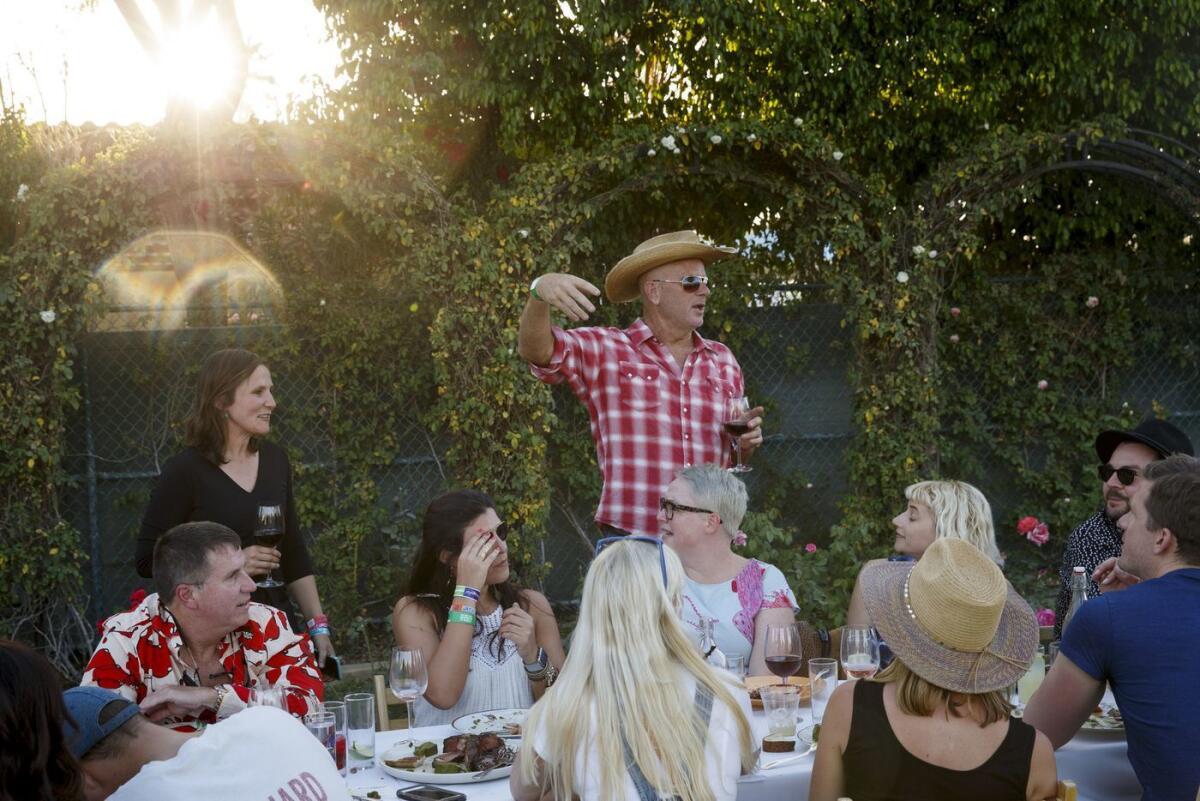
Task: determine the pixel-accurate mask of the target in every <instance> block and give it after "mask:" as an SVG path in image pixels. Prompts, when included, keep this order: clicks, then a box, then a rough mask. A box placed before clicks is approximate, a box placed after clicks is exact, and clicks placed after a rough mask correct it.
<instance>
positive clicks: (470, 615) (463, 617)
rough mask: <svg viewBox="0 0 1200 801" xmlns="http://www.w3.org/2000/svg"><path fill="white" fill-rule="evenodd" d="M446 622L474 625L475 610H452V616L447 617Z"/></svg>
mask: <svg viewBox="0 0 1200 801" xmlns="http://www.w3.org/2000/svg"><path fill="white" fill-rule="evenodd" d="M446 622H447V623H466V624H468V625H471V626H474V625H475V613H474V612H451V613H450V616H449V617H448V618H447V619H446Z"/></svg>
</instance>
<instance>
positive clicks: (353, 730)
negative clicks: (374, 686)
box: [342, 693, 375, 773]
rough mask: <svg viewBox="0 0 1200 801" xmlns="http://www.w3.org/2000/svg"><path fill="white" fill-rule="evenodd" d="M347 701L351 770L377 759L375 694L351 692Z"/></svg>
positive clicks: (345, 699)
mask: <svg viewBox="0 0 1200 801" xmlns="http://www.w3.org/2000/svg"><path fill="white" fill-rule="evenodd" d="M342 700H343V701H344V702H345V703H346V740H347V742H348V743H349V746H350V750H349V753H348V757H349V758H348V760H347V761H348V763H349V765H350V772H351V773H357V772H358V771H360V770H366V769H368V768H370V767H371V764H372V762H373V761H374V759H375V696H374V695H373V694H371V693H349V694H348V695H346V697H345V698H343V699H342Z"/></svg>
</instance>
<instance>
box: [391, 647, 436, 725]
mask: <svg viewBox="0 0 1200 801" xmlns="http://www.w3.org/2000/svg"><path fill="white" fill-rule="evenodd" d="M388 685H389V686H390V687H391V688H392V692H393V693H395V694H396V697H397V698H399V699H400V700H401V701H403V702H404V707H405V711H406V712H407V713H408V727H409V728H410V729H411V728H414V727H415V726H416V723H415V721H414V720H413V701H416V700H417V696H419V695H421V694H422V693H423V692H425V689H426V688H427V687H428V686H429V673H428V671H427V670H426V668H425V657H424V656H422V655H421V652H420V650H418V649H416V648H411V649H409V648H393V649H392V664H391V667H390V668H389V669H388Z"/></svg>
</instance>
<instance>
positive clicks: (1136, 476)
mask: <svg viewBox="0 0 1200 801" xmlns="http://www.w3.org/2000/svg"><path fill="white" fill-rule="evenodd" d="M1173 453H1186V454H1187V455H1189V456H1191V455H1192V454H1193V450H1192V441H1191V440H1190V439H1188V436H1187V434H1185V433H1183V432H1182V431H1180V430H1179V429H1178V428H1176V427H1175V426H1173V425H1171V424H1170V423H1168V422H1166V421H1165V420H1154V419H1149V420H1143V421H1142V422H1141V423H1139V424H1138V426H1137V428H1134V429H1132V430H1130V431H1101V432H1100V435H1099V436H1097V437H1096V456H1097V457H1099V459H1100V466H1099V468H1098V473H1099V479H1100V484H1101V487H1102V488H1103V491H1104V493H1103V494H1104V505H1103V506H1102V507H1100V510H1099V511H1097V512H1096V514H1094V515H1092V516H1091V517H1089V518H1088V519H1087V520H1084V521H1083V522H1082V523H1080V524H1079V526H1078V527H1077V528H1076V529H1075V530H1074V531H1072V532H1071V536H1070V537H1068V538H1067V547H1066V549H1065V550H1064V551H1063V558H1062V564H1061V566H1060V567H1059V569H1058V576H1059V579H1060V580H1061V583H1060V585H1059V589H1058V602H1057V603H1056V604H1055V623H1054V627H1055V634H1061V632H1062V623H1063V617H1064V616H1065V615H1066V613H1067V608H1068V607H1069V606H1070V605H1071V573H1072V571H1073V570H1074V569H1075V566H1076V565H1079V566H1082V567H1083V569H1084V571H1085V572H1086V573H1087V575H1088V578H1089V581H1090V584H1089V586H1088V597H1092V596H1095V595H1099V594H1100V590H1101V587H1100V586H1099V585H1097V584H1096V579H1095V578H1094V577H1093V574H1094V573H1095V572H1096V571H1097V570H1099V567H1100V565H1101V564H1104V563H1105V562H1106V561H1107V560H1110V559H1115V558H1116V557H1118V556H1120V555H1121V531H1120V530H1119V529H1118V528H1117V521H1118V520H1120V519H1121V515H1123V514H1125V513H1126V512H1128V511H1129V497H1130V496H1131V495H1133V493H1135V492H1137V489H1138V487H1139V486H1141V483H1142V477H1141V474H1142V470H1143V469H1144V468H1145V467H1146V465H1148V464H1150V463H1151V462H1153V461H1156V460H1158V459H1163V458H1165V457H1167V456H1170V455H1171V454H1173Z"/></svg>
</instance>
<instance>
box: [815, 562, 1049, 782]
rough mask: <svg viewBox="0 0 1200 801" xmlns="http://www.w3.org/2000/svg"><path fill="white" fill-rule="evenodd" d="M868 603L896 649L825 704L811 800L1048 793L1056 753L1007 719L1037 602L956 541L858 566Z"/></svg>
mask: <svg viewBox="0 0 1200 801" xmlns="http://www.w3.org/2000/svg"><path fill="white" fill-rule="evenodd" d="M862 586H863V595H864V600H865V601H866V605H867V611H868V612H869V613H870V616H871V620H872V622H873V623H874V624H875V626H876V628H878V629H879V632H880V633H881V634H882V635H883V637H884V639H886V640H887V643H888V645H889V646H890V647H891V649H892V651H893V653H894V654H895V657H896V658H895V659H894V660H893V661H892V663H891V664H890V665H889V666H888V667H887V668H886V669H885V670H884V671H883V672H881V673H880V674H879V675H878V676H876V677H875V678H874V679H871V680H866V681H856V682H848V683H846V684H844V685H842V686H841V687H839V688H838V689H837V690H835V691H834V693H833V697H832V698H831V699H830V701H829V706H828V707H827V708H826V710H825V717H824V720H823V722H822V731H821V737H820V745H819V747H818V749H817V756H816V762H815V765H814V768H813V780H812V790H811V793H810V795H809V799H810V801H834V799H837V798H838V797H841V796H850V797H852V798H854V799H855V801H870V799H876V800H883V799H888V800H889V801H892V800H898V799H928V798H971V799H973V801H985V800H986V801H991V799H995V801H1003V800H1005V799H1012V801H1022V800H1023V799H1029V800H1030V801H1032V799H1045V798H1053V797H1054V794H1055V789H1056V784H1057V775H1056V773H1055V766H1054V751H1053V748H1052V747H1051V745H1050V741H1049V740H1048V739H1046V737H1045V735H1043V734H1041V733H1040V732H1037V731H1035V730H1034V729H1033V728H1032V727H1031V726H1029V725H1028V724H1026V723H1025V722H1024V721H1022V720H1021V719H1020V718H1018V717H1010V713H1011V711H1012V706H1011V705H1010V704H1009V703H1008V701H1007V697H1006V696H1007V688H1009V687H1011V686H1012V685H1013V684H1015V683H1016V681H1017V679H1018V678H1020V677H1021V675H1022V674H1024V673H1025V671H1026V670H1028V669H1029V665H1030V662H1031V661H1032V659H1033V655H1034V651H1035V650H1036V649H1037V644H1038V627H1037V621H1036V619H1035V618H1034V615H1033V610H1032V609H1030V608H1029V604H1027V603H1025V601H1023V600H1022V599H1021V597H1020V596H1019V595H1017V593H1016V592H1015V591H1014V590H1013V589H1012V587H1010V586H1009V584H1008V582H1007V581H1005V579H1004V575H1003V574H1002V573H1001V572H1000V568H999V567H997V566H996V564H995V562H993V561H992V560H991V559H989V558H988V557H987V556H985V555H984V554H983V552H982V551H980V550H979V549H978V548H976V547H975V546H974V545H972V544H970V543H969V542H967V541H966V540H963V539H952V538H947V539H939V540H937V541H935V542H934V543H933V544H932V545H930V546H929V548H928V549H927V550H926V551H925V554H924V555H923V556H922V558H921V560H920V561H919V562H916V563H912V562H888V563H883V564H879V565H874V566H872V567H870V568H868V569H867V570H865V571H864V572H863V575H862Z"/></svg>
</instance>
